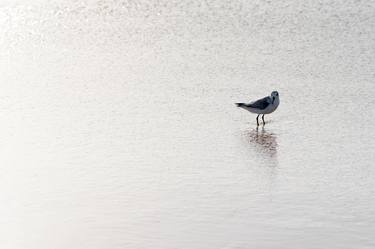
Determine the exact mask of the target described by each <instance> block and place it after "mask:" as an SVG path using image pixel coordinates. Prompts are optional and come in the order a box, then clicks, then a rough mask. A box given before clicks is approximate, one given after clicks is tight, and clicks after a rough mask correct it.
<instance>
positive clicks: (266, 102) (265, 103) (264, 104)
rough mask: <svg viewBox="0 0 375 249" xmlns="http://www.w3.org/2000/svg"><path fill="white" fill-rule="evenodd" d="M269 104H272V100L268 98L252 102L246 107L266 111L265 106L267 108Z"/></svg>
mask: <svg viewBox="0 0 375 249" xmlns="http://www.w3.org/2000/svg"><path fill="white" fill-rule="evenodd" d="M271 102H272V100H271V98H270V97H264V98H263V99H259V100H257V101H254V102H252V103H250V104H249V105H248V106H249V107H252V108H256V109H260V110H263V109H266V108H267V106H269V105H270V104H271Z"/></svg>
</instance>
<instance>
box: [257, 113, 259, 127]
mask: <svg viewBox="0 0 375 249" xmlns="http://www.w3.org/2000/svg"><path fill="white" fill-rule="evenodd" d="M259 115H260V114H258V116H257V126H259V121H258V118H259Z"/></svg>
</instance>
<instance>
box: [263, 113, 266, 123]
mask: <svg viewBox="0 0 375 249" xmlns="http://www.w3.org/2000/svg"><path fill="white" fill-rule="evenodd" d="M262 120H263V125H265V124H266V122H264V114H263V116H262Z"/></svg>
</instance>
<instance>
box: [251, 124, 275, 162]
mask: <svg viewBox="0 0 375 249" xmlns="http://www.w3.org/2000/svg"><path fill="white" fill-rule="evenodd" d="M248 136H249V141H250V143H252V144H254V145H256V149H257V150H258V151H259V152H260V153H262V154H264V155H266V156H269V157H271V158H275V157H276V155H277V141H276V135H275V134H274V133H272V132H268V131H266V129H265V128H264V126H262V128H260V129H259V128H258V127H257V128H256V129H254V130H252V131H250V132H249V134H248Z"/></svg>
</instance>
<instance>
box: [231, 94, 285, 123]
mask: <svg viewBox="0 0 375 249" xmlns="http://www.w3.org/2000/svg"><path fill="white" fill-rule="evenodd" d="M279 103H280V99H279V93H278V92H277V91H273V92H272V93H271V96H267V97H264V98H263V99H258V100H257V101H254V102H250V103H249V104H245V103H236V105H237V106H238V107H241V108H243V109H245V110H248V111H249V112H252V113H257V114H258V116H257V126H259V121H258V118H259V115H261V114H263V116H262V120H263V125H264V124H265V122H264V115H265V114H270V113H272V112H274V111H275V110H276V109H277V107H278V106H279Z"/></svg>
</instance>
